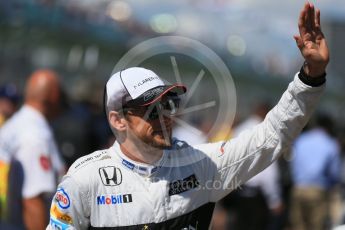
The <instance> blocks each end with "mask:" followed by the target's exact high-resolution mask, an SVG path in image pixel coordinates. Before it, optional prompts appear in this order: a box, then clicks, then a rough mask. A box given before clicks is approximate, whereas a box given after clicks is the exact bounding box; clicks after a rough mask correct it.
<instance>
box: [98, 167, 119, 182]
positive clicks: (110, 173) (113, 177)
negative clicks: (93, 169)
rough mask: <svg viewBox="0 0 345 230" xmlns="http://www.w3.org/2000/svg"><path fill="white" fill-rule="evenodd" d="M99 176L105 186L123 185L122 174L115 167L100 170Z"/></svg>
mask: <svg viewBox="0 0 345 230" xmlns="http://www.w3.org/2000/svg"><path fill="white" fill-rule="evenodd" d="M99 176H100V177H101V180H102V183H103V184H104V185H105V186H116V185H120V184H121V183H122V173H121V170H120V169H119V168H116V167H114V166H108V167H102V168H99Z"/></svg>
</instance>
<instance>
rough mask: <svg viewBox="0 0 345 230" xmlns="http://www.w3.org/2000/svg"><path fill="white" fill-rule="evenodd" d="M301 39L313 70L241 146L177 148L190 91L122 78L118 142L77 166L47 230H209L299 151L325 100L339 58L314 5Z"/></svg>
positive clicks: (137, 73)
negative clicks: (237, 195) (269, 170)
mask: <svg viewBox="0 0 345 230" xmlns="http://www.w3.org/2000/svg"><path fill="white" fill-rule="evenodd" d="M299 32H300V34H299V35H297V36H295V40H296V43H297V46H298V47H299V49H300V51H301V53H302V56H303V57H304V58H305V62H306V64H305V65H303V67H302V68H301V70H300V72H299V73H297V74H296V75H295V78H294V80H293V81H292V82H291V83H290V84H289V86H288V88H287V90H286V91H285V92H284V94H283V95H282V97H281V99H280V101H279V102H278V104H277V105H276V106H275V107H274V108H273V109H272V110H271V111H270V112H269V113H268V114H267V116H266V118H265V120H264V121H263V122H261V123H260V124H259V125H257V126H255V127H254V128H253V129H251V130H249V131H245V132H243V133H241V134H240V135H239V137H237V138H234V139H231V140H226V141H222V142H217V143H207V144H203V145H197V146H189V145H188V144H186V143H185V142H183V141H180V140H176V139H172V136H171V134H172V120H173V119H172V117H171V116H173V115H176V114H177V112H178V103H179V99H180V98H179V97H180V95H181V94H182V93H184V92H185V91H186V89H185V87H184V86H182V85H180V84H175V85H167V84H165V83H164V81H163V80H162V79H161V78H160V77H159V76H158V75H157V74H155V73H154V72H153V71H150V70H148V69H145V68H141V67H132V68H128V69H125V70H122V71H119V72H117V73H115V74H113V75H112V76H111V77H110V79H109V80H108V82H107V84H106V86H105V90H104V102H105V107H106V112H107V118H108V122H109V125H110V127H111V128H112V131H113V133H114V135H115V136H116V141H115V143H114V144H113V146H112V147H110V148H108V149H104V150H99V151H96V152H94V153H91V154H89V155H87V156H84V157H82V158H80V159H78V160H77V161H76V162H75V163H74V164H73V165H72V166H71V167H70V169H69V171H68V173H67V175H66V176H65V177H64V178H63V180H62V182H61V183H60V184H59V187H58V189H57V191H56V195H55V197H54V199H53V200H52V206H51V207H52V208H51V212H50V213H51V219H50V225H49V226H48V227H47V229H78V230H79V229H80V230H82V229H208V228H209V224H210V221H211V216H212V213H213V209H214V206H215V202H217V201H219V200H220V199H221V198H223V197H224V196H226V195H228V194H229V193H230V192H231V191H232V190H234V189H235V188H236V187H238V186H240V185H241V184H242V183H245V182H246V181H247V180H249V179H250V178H252V177H253V176H255V175H256V174H258V173H259V172H260V171H262V170H264V169H265V168H266V167H267V166H269V165H270V164H271V163H272V162H273V161H274V160H275V159H277V158H278V157H279V155H280V154H282V153H283V152H285V151H286V150H287V149H289V147H290V146H291V143H292V141H293V140H294V138H295V137H297V135H298V134H299V133H300V131H301V130H302V128H303V127H304V125H305V124H306V123H307V121H308V119H309V118H310V116H311V113H312V112H313V110H314V108H315V107H316V104H317V102H318V100H319V98H320V96H321V94H322V92H323V89H324V87H325V85H324V83H325V81H326V73H325V69H326V66H327V64H328V61H329V53H328V48H327V44H326V40H325V38H324V36H323V34H322V32H321V28H320V11H319V10H316V11H315V8H314V6H313V5H312V4H310V3H306V4H305V5H304V8H303V9H302V11H301V13H300V17H299ZM216 184H217V185H216Z"/></svg>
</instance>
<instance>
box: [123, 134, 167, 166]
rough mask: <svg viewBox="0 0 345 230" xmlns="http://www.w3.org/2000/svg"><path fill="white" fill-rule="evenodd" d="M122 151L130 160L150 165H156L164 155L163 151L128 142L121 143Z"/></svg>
mask: <svg viewBox="0 0 345 230" xmlns="http://www.w3.org/2000/svg"><path fill="white" fill-rule="evenodd" d="M120 149H121V151H122V152H123V154H124V155H125V156H127V157H128V158H129V159H131V160H133V161H136V162H139V163H145V164H150V165H154V164H155V163H156V162H157V161H159V160H160V159H161V158H162V155H163V150H162V149H157V148H155V147H152V146H149V145H147V144H145V143H141V144H135V143H133V142H130V141H128V140H126V141H124V142H122V143H120Z"/></svg>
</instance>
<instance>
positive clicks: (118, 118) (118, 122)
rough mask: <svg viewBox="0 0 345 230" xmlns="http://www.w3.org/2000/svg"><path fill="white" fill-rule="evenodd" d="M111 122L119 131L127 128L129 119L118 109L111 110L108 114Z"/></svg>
mask: <svg viewBox="0 0 345 230" xmlns="http://www.w3.org/2000/svg"><path fill="white" fill-rule="evenodd" d="M108 119H109V124H110V125H111V127H112V128H114V129H115V130H117V131H120V132H121V131H125V130H126V129H127V121H126V119H124V117H123V115H122V114H120V113H119V112H116V111H110V112H109V115H108Z"/></svg>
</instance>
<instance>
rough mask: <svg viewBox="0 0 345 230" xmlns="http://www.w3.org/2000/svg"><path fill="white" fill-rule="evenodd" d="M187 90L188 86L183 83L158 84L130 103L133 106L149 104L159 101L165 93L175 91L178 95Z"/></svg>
mask: <svg viewBox="0 0 345 230" xmlns="http://www.w3.org/2000/svg"><path fill="white" fill-rule="evenodd" d="M186 91H187V87H186V86H184V85H182V84H173V85H165V86H158V87H155V88H153V89H150V90H148V91H147V92H145V93H143V94H142V95H140V96H139V97H138V98H137V99H135V100H133V101H131V102H130V103H128V104H129V105H133V106H148V105H151V104H153V103H155V102H157V101H159V100H160V99H161V98H162V97H163V96H164V95H167V94H169V93H173V94H176V95H177V96H178V95H181V94H184V93H185V92H186Z"/></svg>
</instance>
